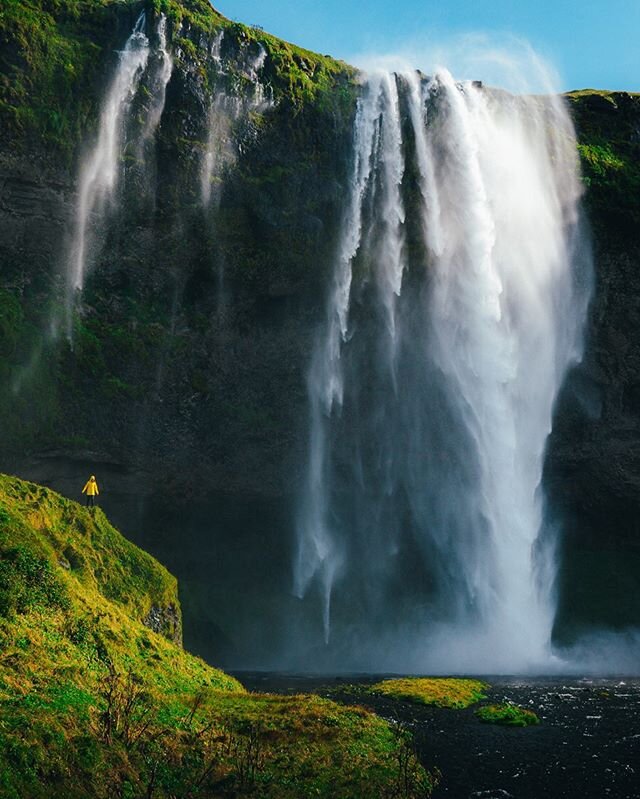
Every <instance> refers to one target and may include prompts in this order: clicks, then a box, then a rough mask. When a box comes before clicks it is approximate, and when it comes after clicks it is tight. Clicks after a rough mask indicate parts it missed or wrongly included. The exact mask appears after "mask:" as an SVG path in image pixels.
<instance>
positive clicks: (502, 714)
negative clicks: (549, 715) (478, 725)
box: [475, 702, 540, 727]
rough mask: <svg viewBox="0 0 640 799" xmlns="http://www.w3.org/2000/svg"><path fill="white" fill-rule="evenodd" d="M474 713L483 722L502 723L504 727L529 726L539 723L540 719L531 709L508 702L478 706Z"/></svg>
mask: <svg viewBox="0 0 640 799" xmlns="http://www.w3.org/2000/svg"><path fill="white" fill-rule="evenodd" d="M475 714H476V716H477V717H478V718H479V719H480V721H482V722H484V723H485V724H502V725H504V726H506V727H530V726H531V725H533V724H539V723H540V719H539V718H538V716H537V715H536V714H535V713H534V712H533V710H528V709H527V708H525V707H520V705H513V704H511V703H509V702H505V703H503V704H498V705H484V706H483V707H480V708H478V709H477V710H476V711H475Z"/></svg>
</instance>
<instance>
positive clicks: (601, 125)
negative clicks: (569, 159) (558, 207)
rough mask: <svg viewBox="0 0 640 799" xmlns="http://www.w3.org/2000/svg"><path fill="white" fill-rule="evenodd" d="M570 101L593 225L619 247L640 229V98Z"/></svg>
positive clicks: (601, 95) (572, 95)
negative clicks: (638, 126)
mask: <svg viewBox="0 0 640 799" xmlns="http://www.w3.org/2000/svg"><path fill="white" fill-rule="evenodd" d="M566 96H567V98H568V101H569V104H570V109H571V112H572V114H573V118H574V121H575V124H576V131H577V135H578V152H579V154H580V159H581V162H582V172H583V181H584V184H585V186H586V187H587V193H586V202H587V207H588V209H589V212H590V220H591V224H592V226H593V227H594V228H595V230H596V232H597V233H598V237H599V238H602V239H606V240H607V242H608V246H609V245H611V244H614V245H617V244H618V243H619V242H620V241H622V240H623V239H622V238H621V234H622V236H623V237H624V239H627V238H628V237H635V236H636V232H637V229H638V225H640V139H639V138H638V135H637V125H638V117H639V115H640V94H630V93H627V92H608V91H595V90H593V89H585V90H582V91H575V92H569V94H567V95H566Z"/></svg>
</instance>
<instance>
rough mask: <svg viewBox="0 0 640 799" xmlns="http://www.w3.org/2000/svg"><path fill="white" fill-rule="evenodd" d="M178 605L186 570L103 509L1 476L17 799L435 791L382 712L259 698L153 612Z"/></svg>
mask: <svg viewBox="0 0 640 799" xmlns="http://www.w3.org/2000/svg"><path fill="white" fill-rule="evenodd" d="M168 606H172V607H173V608H174V609H175V615H176V618H177V619H178V620H179V614H178V611H177V607H178V606H177V599H176V582H175V580H174V578H173V577H172V576H171V575H170V574H169V573H168V572H167V571H166V570H165V569H164V568H163V567H162V566H160V564H158V563H157V562H156V561H155V560H154V559H153V558H151V557H150V556H149V555H147V554H146V553H144V552H142V551H141V550H139V549H138V548H136V547H135V546H133V545H132V544H130V543H129V542H128V541H126V540H125V539H124V538H123V537H122V536H121V535H120V534H119V533H118V532H117V531H116V530H115V529H114V528H113V527H111V525H109V523H108V521H107V520H106V519H105V517H104V515H103V513H102V512H101V511H100V510H99V509H96V510H95V511H89V510H87V509H85V508H82V507H80V506H79V505H77V504H76V503H74V502H71V501H69V500H65V499H63V498H62V497H60V496H58V495H57V494H55V493H54V492H52V491H49V490H47V489H44V488H42V487H39V486H36V485H34V484H33V483H26V482H23V481H21V480H18V479H15V478H11V477H7V476H4V475H0V795H1V796H2V797H3V799H4V798H5V797H6V799H18V798H20V799H23V798H24V797H29V799H45V798H46V799H55V798H56V797H60V798H62V797H64V799H80V797H82V799H86V797H89V796H90V797H104V799H111V798H112V797H113V798H115V797H118V798H119V799H120V798H124V797H130V799H134V798H136V799H137V797H153V799H168V797H205V796H216V797H225V796H234V797H241V796H261V797H291V799H293V797H301V796H320V797H335V796H340V797H345V799H346V798H348V797H352V798H353V799H356V798H357V799H363V798H364V797H372V798H373V797H384V796H389V797H391V796H394V797H414V796H415V797H417V796H425V795H428V793H429V791H430V785H431V782H430V777H429V775H428V774H426V772H424V770H423V769H422V768H421V766H420V765H419V764H418V762H417V760H416V759H415V756H414V755H413V754H412V753H411V750H410V749H409V748H408V742H407V740H406V738H405V737H404V736H402V735H399V734H398V733H394V731H392V730H391V729H390V727H389V726H388V725H387V724H386V723H385V722H384V721H382V720H381V719H379V718H377V717H376V716H374V715H373V714H371V713H369V712H367V711H365V710H363V709H362V708H357V707H355V708H345V707H340V706H338V705H336V704H334V703H333V702H329V701H327V700H324V699H320V698H318V697H311V696H293V697H278V696H271V695H259V694H248V693H247V692H246V691H245V690H244V689H243V688H242V686H241V685H240V684H239V683H238V682H237V681H236V680H235V679H233V678H232V677H229V676H227V675H226V674H224V673H223V672H221V671H219V670H217V669H214V668H211V667H210V666H208V665H206V664H205V663H204V662H203V661H201V660H199V659H198V658H195V657H192V656H191V655H189V654H188V653H186V652H185V651H184V650H183V649H182V648H181V647H180V646H178V645H177V644H176V643H174V642H173V641H171V640H168V637H166V636H165V635H161V634H159V633H157V632H154V631H153V629H149V627H147V626H145V625H144V624H143V623H142V620H144V621H146V622H147V623H149V617H148V611H149V609H150V608H151V607H157V608H162V607H168ZM174 635H175V631H174ZM169 637H172V636H171V635H170V636H169ZM407 767H408V768H409V771H408V772H407ZM407 773H408V774H409V777H410V779H409V780H408V781H407Z"/></svg>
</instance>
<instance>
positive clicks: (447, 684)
mask: <svg viewBox="0 0 640 799" xmlns="http://www.w3.org/2000/svg"><path fill="white" fill-rule="evenodd" d="M488 687H489V686H488V685H487V683H484V682H481V681H480V680H471V679H462V678H455V677H407V678H399V679H393V680H383V681H382V682H379V683H376V684H375V685H372V686H371V688H370V690H371V691H372V692H374V693H379V694H383V695H385V696H390V697H393V698H394V699H406V700H409V701H410V702H418V703H419V704H422V705H433V706H435V707H448V708H456V709H461V708H465V707H469V705H473V704H475V703H476V702H479V701H480V700H481V699H484V698H485V694H484V691H485V689H486V688H488Z"/></svg>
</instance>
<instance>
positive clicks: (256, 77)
mask: <svg viewBox="0 0 640 799" xmlns="http://www.w3.org/2000/svg"><path fill="white" fill-rule="evenodd" d="M223 41H224V32H223V31H220V32H219V34H218V35H217V36H216V37H215V38H214V40H213V43H212V45H211V60H212V61H213V63H214V65H215V67H216V70H217V73H218V78H221V79H222V80H221V81H220V84H221V85H220V86H219V87H218V88H217V89H216V91H215V92H214V94H213V97H212V100H211V106H210V108H209V125H208V136H207V144H206V148H205V150H204V155H203V159H202V167H201V170H200V196H201V199H202V205H203V207H204V208H205V209H206V208H208V207H209V205H210V203H211V199H212V195H215V196H216V197H217V196H218V193H217V192H216V191H215V189H216V187H217V186H218V185H219V184H220V182H221V180H222V178H223V175H224V172H225V170H226V169H228V168H229V167H230V166H232V165H233V164H234V163H235V162H236V159H237V157H238V154H239V152H240V148H241V143H240V141H239V138H238V126H239V125H240V124H241V123H242V122H243V121H246V120H247V119H248V117H249V115H250V114H251V112H261V111H264V110H265V109H266V108H268V107H269V106H270V104H271V102H270V100H269V99H268V98H266V97H265V88H264V86H263V85H262V83H261V81H260V73H261V70H262V67H263V66H264V62H265V59H266V56H267V53H266V50H265V49H264V47H263V46H262V45H261V44H259V43H258V45H257V52H256V53H250V52H241V53H240V54H239V56H238V58H237V63H236V64H234V68H235V69H238V68H239V69H240V72H241V75H242V79H243V83H241V84H240V88H238V86H237V85H236V83H235V82H234V81H231V82H230V81H229V80H226V79H228V77H229V75H228V71H227V69H226V65H225V63H224V62H223V59H222V55H221V51H222V44H223ZM236 77H237V76H236Z"/></svg>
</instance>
